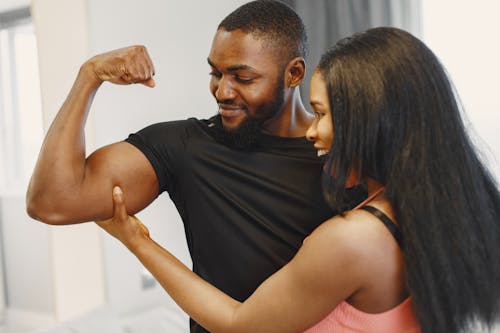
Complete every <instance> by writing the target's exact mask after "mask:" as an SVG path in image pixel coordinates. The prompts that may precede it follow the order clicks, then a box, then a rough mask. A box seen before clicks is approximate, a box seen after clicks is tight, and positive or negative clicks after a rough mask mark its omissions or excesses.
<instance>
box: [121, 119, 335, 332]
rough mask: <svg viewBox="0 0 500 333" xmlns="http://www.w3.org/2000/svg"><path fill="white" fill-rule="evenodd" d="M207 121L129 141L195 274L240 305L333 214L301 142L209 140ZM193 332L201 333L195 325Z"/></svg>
mask: <svg viewBox="0 0 500 333" xmlns="http://www.w3.org/2000/svg"><path fill="white" fill-rule="evenodd" d="M212 126H213V124H212V122H211V120H197V119H194V118H191V119H188V120H182V121H173V122H164V123H158V124H154V125H151V126H149V127H146V128H144V129H143V130H141V131H139V132H138V133H136V134H132V135H130V136H129V138H128V139H127V140H126V141H127V142H129V143H131V144H133V145H134V146H136V147H137V148H139V149H140V150H141V151H142V152H143V153H144V154H145V155H146V157H147V158H148V159H149V161H150V162H151V164H152V166H153V168H154V170H155V172H156V175H157V177H158V182H159V191H160V193H162V192H163V191H167V192H168V193H169V195H170V198H171V199H172V200H173V202H174V203H175V205H176V207H177V209H178V211H179V213H180V216H181V217H182V220H183V222H184V228H185V233H186V237H187V242H188V247H189V251H190V254H191V258H192V261H193V270H194V272H196V273H197V274H198V275H200V276H201V277H203V278H204V279H205V280H206V281H208V282H210V283H212V284H213V285H215V286H216V287H217V288H219V289H221V290H222V291H223V292H225V293H227V294H228V295H230V296H231V297H233V298H235V299H237V300H239V301H244V300H245V299H246V298H247V297H248V296H250V295H251V294H252V292H253V291H254V290H255V289H256V288H257V287H258V286H259V284H260V283H262V282H263V281H264V280H265V279H266V278H267V277H268V276H270V275H271V274H272V273H274V272H275V271H276V270H278V269H279V268H281V267H282V266H283V265H284V264H286V263H287V262H288V261H289V260H290V259H291V258H292V257H293V256H294V255H295V253H296V252H297V250H298V249H299V247H300V246H301V244H302V241H303V240H304V238H305V237H306V236H307V235H309V234H310V233H311V231H313V230H314V229H315V228H316V227H317V226H318V225H319V224H320V223H321V222H323V221H325V220H326V219H328V218H330V217H331V216H332V215H333V214H334V212H333V211H332V210H331V209H330V208H329V207H328V206H327V204H326V203H325V201H324V199H323V196H322V191H321V168H322V165H323V163H322V161H321V159H320V158H318V157H317V153H316V150H315V149H314V148H313V146H312V143H310V142H308V141H307V140H306V139H305V138H283V137H276V136H270V135H265V134H262V135H260V136H259V137H258V142H259V146H258V148H256V149H254V150H252V151H242V150H237V149H232V148H230V147H227V146H226V145H223V144H221V143H219V142H217V141H216V140H215V139H214V131H213V128H212ZM191 331H192V332H206V331H205V330H203V329H202V328H201V327H199V326H198V325H197V324H196V323H194V322H192V325H191Z"/></svg>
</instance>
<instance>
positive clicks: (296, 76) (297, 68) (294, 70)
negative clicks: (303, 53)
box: [285, 57, 306, 88]
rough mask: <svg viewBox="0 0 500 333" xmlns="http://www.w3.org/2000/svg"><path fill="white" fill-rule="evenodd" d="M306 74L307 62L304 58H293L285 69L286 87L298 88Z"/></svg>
mask: <svg viewBox="0 0 500 333" xmlns="http://www.w3.org/2000/svg"><path fill="white" fill-rule="evenodd" d="M305 74H306V62H305V60H304V58H302V57H296V58H293V59H292V60H291V61H290V62H288V65H287V66H286V68H285V85H286V86H287V87H290V88H294V87H297V86H298V85H299V84H300V83H301V82H302V79H304V75H305Z"/></svg>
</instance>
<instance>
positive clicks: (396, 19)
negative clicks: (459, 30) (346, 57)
mask: <svg viewBox="0 0 500 333" xmlns="http://www.w3.org/2000/svg"><path fill="white" fill-rule="evenodd" d="M284 2H286V3H288V4H289V5H291V6H292V7H293V8H294V9H295V10H296V11H297V13H298V14H299V15H300V16H301V17H302V19H303V21H304V24H305V25H306V29H307V33H308V38H309V47H310V53H309V57H308V59H307V69H308V70H307V73H306V79H305V81H304V83H303V84H302V86H301V91H302V97H303V100H304V103H306V107H307V105H309V81H310V78H311V75H312V72H313V71H314V68H315V67H316V65H317V64H318V62H319V59H320V57H321V55H322V54H323V52H325V51H326V50H327V49H328V48H329V47H331V46H333V45H334V44H335V43H336V42H337V41H338V40H339V39H341V38H344V37H347V36H350V35H352V34H353V33H355V32H360V31H364V30H366V29H369V28H373V27H377V26H393V27H398V28H401V29H404V30H406V31H409V32H410V33H412V34H414V35H416V36H417V37H420V36H421V31H422V28H421V12H422V10H421V5H422V4H421V0H286V1H284Z"/></svg>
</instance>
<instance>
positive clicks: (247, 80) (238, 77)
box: [234, 75, 253, 83]
mask: <svg viewBox="0 0 500 333" xmlns="http://www.w3.org/2000/svg"><path fill="white" fill-rule="evenodd" d="M234 79H235V80H236V81H237V82H239V83H250V82H252V81H253V78H246V77H241V76H238V75H235V76H234Z"/></svg>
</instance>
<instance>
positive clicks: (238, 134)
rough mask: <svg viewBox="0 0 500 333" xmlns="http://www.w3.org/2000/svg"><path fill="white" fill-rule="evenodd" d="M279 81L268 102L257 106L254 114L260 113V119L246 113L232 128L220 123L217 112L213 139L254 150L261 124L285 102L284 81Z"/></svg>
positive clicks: (231, 145) (257, 143) (235, 146)
mask: <svg viewBox="0 0 500 333" xmlns="http://www.w3.org/2000/svg"><path fill="white" fill-rule="evenodd" d="M278 82H280V83H279V84H278V85H277V87H276V89H275V91H274V94H273V97H272V99H271V100H270V102H269V103H266V104H263V105H261V106H259V107H258V108H257V110H256V114H258V115H262V116H263V117H262V119H256V118H255V117H252V116H250V115H249V114H248V113H247V116H246V118H245V119H244V120H243V121H242V122H241V124H240V125H239V126H238V127H237V128H234V129H227V128H225V127H224V125H223V124H222V117H221V115H220V114H217V115H216V116H215V117H214V118H213V120H214V125H215V126H214V129H215V140H216V141H218V142H220V143H222V144H224V145H226V146H229V147H231V148H234V149H239V150H254V149H255V148H257V147H258V145H259V140H258V138H259V135H260V133H261V132H262V127H261V126H262V124H263V123H264V122H266V121H267V120H269V119H271V118H273V117H274V116H276V115H277V114H278V113H279V112H280V111H281V110H282V109H283V104H284V103H285V93H284V83H283V79H282V78H280V80H279V81H278Z"/></svg>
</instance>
